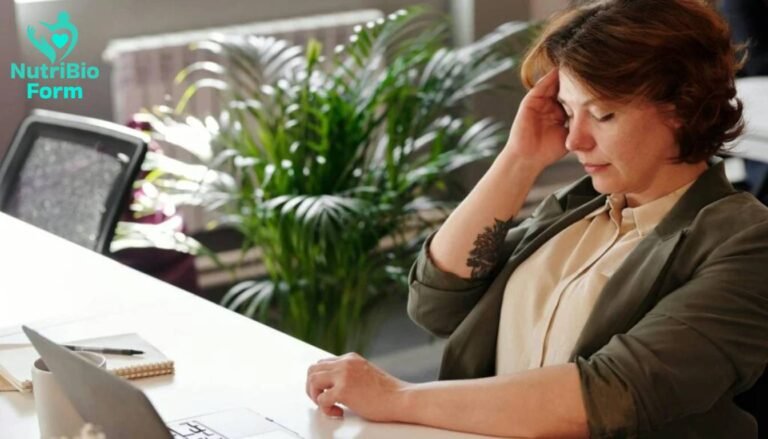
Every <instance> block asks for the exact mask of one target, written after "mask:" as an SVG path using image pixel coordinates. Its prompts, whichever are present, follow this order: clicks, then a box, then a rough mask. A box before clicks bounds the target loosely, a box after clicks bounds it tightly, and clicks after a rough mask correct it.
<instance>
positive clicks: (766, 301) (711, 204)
mask: <svg viewBox="0 0 768 439" xmlns="http://www.w3.org/2000/svg"><path fill="white" fill-rule="evenodd" d="M604 202H605V195H600V194H598V193H597V192H596V191H595V190H594V189H593V187H592V181H591V179H590V178H589V177H585V178H583V179H581V180H579V181H578V182H576V183H574V184H573V185H571V186H569V187H567V188H565V189H563V190H561V191H558V192H556V193H555V194H553V195H550V196H549V197H548V198H546V199H545V200H544V201H543V202H542V203H541V205H539V206H538V207H537V209H536V210H535V211H534V213H533V214H532V216H531V217H530V218H528V219H527V220H525V221H524V222H523V223H521V224H520V226H518V227H516V228H513V229H511V230H510V231H509V232H508V233H507V237H506V240H505V241H504V245H503V246H502V255H503V256H502V258H500V260H499V263H498V264H497V267H496V268H495V269H494V270H493V271H492V272H491V273H490V274H489V275H488V276H487V277H484V278H481V279H472V280H470V279H464V278H461V277H458V276H456V275H454V274H452V273H448V272H444V271H441V270H440V269H439V268H437V267H436V266H435V265H434V264H433V263H432V262H431V261H430V259H429V257H428V256H427V251H426V249H427V248H428V246H429V242H430V241H431V238H432V236H430V238H428V239H427V241H426V243H425V244H424V247H423V248H422V250H421V253H420V254H419V256H418V258H417V260H416V262H415V264H414V265H413V267H412V268H411V271H410V275H409V284H410V293H409V300H408V313H409V315H410V316H411V318H412V319H413V320H414V321H415V322H416V323H418V324H419V325H420V326H422V327H423V328H425V329H426V330H427V331H429V332H431V333H432V334H434V335H436V336H439V337H448V338H449V340H448V343H447V345H446V348H445V352H444V354H443V360H442V365H441V369H440V379H462V378H477V377H487V376H493V375H495V363H496V338H497V333H498V331H499V314H500V311H501V303H502V298H503V296H504V288H505V286H506V283H507V280H508V279H509V277H510V274H511V273H512V271H514V270H515V269H516V268H517V267H518V266H519V265H520V263H521V262H523V261H524V260H525V259H526V258H527V257H528V256H530V255H531V254H532V253H533V252H534V251H536V249H538V248H539V247H540V246H541V245H542V244H543V243H544V242H546V241H547V240H549V239H550V238H552V237H553V236H555V235H556V234H557V233H559V232H560V231H561V230H563V229H565V228H566V227H567V226H569V225H570V224H573V223H574V222H575V221H578V220H579V219H581V218H583V217H584V216H585V215H586V214H588V213H589V212H591V211H593V210H595V209H596V208H598V207H599V206H601V205H602V204H603V203H604ZM570 361H571V362H574V363H575V364H576V366H577V367H578V370H579V375H580V380H581V389H582V393H583V396H584V405H585V407H586V412H587V418H588V423H589V430H590V433H591V437H593V438H602V437H653V438H662V437H664V438H666V437H669V438H742V437H744V438H754V437H757V426H756V422H755V420H754V418H753V417H752V416H750V415H749V414H748V413H747V412H745V411H742V410H741V409H739V408H738V407H737V406H736V405H735V404H734V403H733V402H732V398H733V396H734V395H736V394H739V393H741V392H743V391H745V390H747V389H749V388H750V387H751V386H752V385H753V384H754V383H755V381H757V379H758V378H759V377H760V375H761V374H762V373H763V371H764V370H765V367H766V364H767V363H768V208H766V207H765V206H763V205H762V204H760V203H759V202H758V201H757V200H756V199H755V198H754V197H753V196H752V195H750V194H747V193H744V192H737V191H736V190H735V189H734V188H733V186H731V184H730V183H729V182H728V180H727V178H726V176H725V172H724V165H723V163H722V162H719V163H716V164H714V165H712V166H710V168H709V169H708V170H707V171H706V172H704V173H703V174H702V175H701V176H700V177H699V178H698V179H697V180H696V182H694V184H693V185H692V186H691V187H690V188H689V190H688V191H687V192H686V193H685V194H684V195H683V196H682V198H681V199H680V200H679V201H678V202H677V204H675V206H674V207H673V208H672V209H671V210H670V212H669V213H668V214H667V215H666V216H665V217H664V219H663V220H662V221H661V222H660V223H659V224H658V226H657V227H656V228H655V229H654V230H653V232H652V233H650V234H648V235H647V236H646V237H645V238H643V240H642V241H641V242H640V243H639V244H638V245H637V247H636V248H635V250H634V251H633V252H632V253H631V254H629V255H628V256H627V258H626V259H625V261H624V262H623V263H622V265H621V266H620V267H619V269H618V270H617V271H616V272H615V274H614V275H613V276H611V278H610V279H609V280H608V282H607V284H606V285H605V287H604V289H603V290H602V292H601V293H600V296H599V298H598V299H597V302H596V303H595V306H594V309H593V310H592V313H591V314H590V316H589V318H588V320H587V322H586V324H585V326H584V329H583V330H582V332H581V334H580V337H579V339H578V341H577V343H576V346H575V348H574V349H573V352H572V354H571V357H570Z"/></svg>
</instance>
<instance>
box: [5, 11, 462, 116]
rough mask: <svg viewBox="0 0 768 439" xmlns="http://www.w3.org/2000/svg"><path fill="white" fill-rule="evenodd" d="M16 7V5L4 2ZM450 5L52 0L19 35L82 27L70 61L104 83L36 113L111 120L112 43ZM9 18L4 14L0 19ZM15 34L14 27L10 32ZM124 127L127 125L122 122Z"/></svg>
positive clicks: (26, 47) (27, 52)
mask: <svg viewBox="0 0 768 439" xmlns="http://www.w3.org/2000/svg"><path fill="white" fill-rule="evenodd" d="M0 1H2V2H11V1H12V0H0ZM449 2H450V0H416V1H413V0H225V1H212V0H130V1H129V0H48V1H35V2H30V3H20V4H18V5H17V14H18V29H19V34H20V35H21V36H22V37H23V36H24V32H25V29H26V27H27V25H29V24H33V25H35V24H37V23H38V22H39V21H49V22H53V21H56V15H57V14H58V12H59V11H60V10H66V11H67V12H69V14H70V16H71V20H72V22H73V23H74V24H75V25H76V26H77V27H78V31H79V34H80V39H79V42H78V44H77V47H76V48H75V50H74V52H73V53H72V55H70V57H69V58H68V60H67V61H77V62H86V63H88V64H90V65H96V66H98V67H99V68H100V69H101V77H100V78H99V79H98V80H95V81H88V82H87V83H84V84H86V85H84V87H83V88H84V93H85V98H84V99H83V100H82V101H39V100H33V101H31V103H32V106H33V107H35V108H48V109H52V110H59V111H67V112H71V113H76V114H82V115H87V116H93V117H98V118H102V119H111V118H112V105H111V97H110V81H109V74H110V68H109V66H108V65H106V64H104V63H103V62H102V60H101V55H102V53H103V51H104V49H105V48H106V46H107V43H108V42H109V40H111V39H114V38H123V37H132V36H138V35H146V34H160V33H167V32H176V31H183V30H193V29H202V28H207V27H215V26H226V25H232V24H245V23H251V22H257V21H265V20H274V19H280V18H287V17H295V16H303V15H313V14H324V13H332V12H338V11H345V10H354V9H367V8H373V9H380V10H382V11H384V12H385V13H388V12H392V11H395V10H397V9H399V8H402V7H404V6H408V5H411V4H414V3H423V4H429V5H431V6H433V7H434V8H436V9H438V10H440V11H444V12H448V10H449ZM0 16H5V14H0ZM10 28H11V29H12V28H13V27H10ZM22 58H23V59H24V60H25V61H26V62H33V63H35V64H39V63H41V62H42V61H44V59H43V57H42V55H40V54H39V53H38V52H37V51H36V50H35V49H34V47H32V45H31V44H28V43H27V44H22ZM117 122H121V123H122V122H125V121H117Z"/></svg>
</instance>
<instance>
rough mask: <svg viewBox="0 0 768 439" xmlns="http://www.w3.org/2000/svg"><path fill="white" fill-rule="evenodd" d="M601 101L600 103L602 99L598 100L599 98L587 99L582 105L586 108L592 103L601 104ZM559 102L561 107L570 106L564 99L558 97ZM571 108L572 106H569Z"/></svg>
mask: <svg viewBox="0 0 768 439" xmlns="http://www.w3.org/2000/svg"><path fill="white" fill-rule="evenodd" d="M599 101H600V99H598V98H591V99H587V100H586V101H584V103H583V104H581V105H582V106H585V105H589V104H591V103H595V102H599ZM557 102H559V103H560V104H561V105H569V104H568V103H567V102H565V101H564V100H563V99H562V98H561V97H560V96H558V97H557ZM569 106H570V105H569Z"/></svg>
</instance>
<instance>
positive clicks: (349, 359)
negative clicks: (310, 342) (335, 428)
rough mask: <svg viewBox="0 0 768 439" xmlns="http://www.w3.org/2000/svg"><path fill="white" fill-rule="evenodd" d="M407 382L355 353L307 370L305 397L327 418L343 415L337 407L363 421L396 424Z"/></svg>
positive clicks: (329, 360)
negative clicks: (394, 422)
mask: <svg viewBox="0 0 768 439" xmlns="http://www.w3.org/2000/svg"><path fill="white" fill-rule="evenodd" d="M407 384H408V383H406V382H404V381H401V380H398V379H397V378H395V377H393V376H391V375H389V374H388V373H386V372H384V371H383V370H381V369H379V368H378V367H376V366H374V365H373V364H371V363H370V362H369V361H368V360H366V359H365V358H363V357H361V356H360V355H358V354H355V353H349V354H345V355H342V356H340V357H335V358H328V359H324V360H320V361H318V362H317V363H315V364H313V365H312V366H310V367H309V370H307V384H306V390H307V395H308V396H309V397H310V399H312V401H313V402H314V403H315V404H317V405H318V407H319V408H320V409H321V410H322V411H323V413H324V414H326V415H327V416H333V417H340V416H343V414H344V410H343V409H342V408H341V407H340V404H343V405H345V406H347V407H348V408H349V409H351V410H352V411H354V412H355V413H357V414H359V415H360V416H362V417H363V418H365V419H368V420H371V421H377V422H393V421H397V410H398V408H399V407H402V404H401V401H402V397H403V393H404V390H405V387H406V385H407Z"/></svg>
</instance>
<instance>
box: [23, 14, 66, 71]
mask: <svg viewBox="0 0 768 439" xmlns="http://www.w3.org/2000/svg"><path fill="white" fill-rule="evenodd" d="M40 24H41V25H42V26H43V27H45V28H46V29H48V31H49V35H50V42H49V40H48V38H47V37H46V36H42V37H39V38H38V37H37V36H35V28H34V26H32V25H29V26H27V38H29V41H30V42H31V43H32V45H33V46H35V48H36V49H37V50H39V51H40V53H42V54H43V55H45V57H46V58H48V60H49V61H50V62H51V64H53V63H55V62H56V61H57V60H58V61H63V60H64V58H66V57H67V56H69V54H70V53H72V49H74V48H75V46H76V45H77V26H75V25H74V24H72V22H71V21H69V13H67V12H66V11H61V12H59V17H58V21H57V22H56V23H53V24H48V23H46V22H44V21H41V22H40ZM51 43H53V44H51ZM64 46H66V49H64ZM62 50H63V54H62V55H61V56H59V54H60V53H61V51H62Z"/></svg>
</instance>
